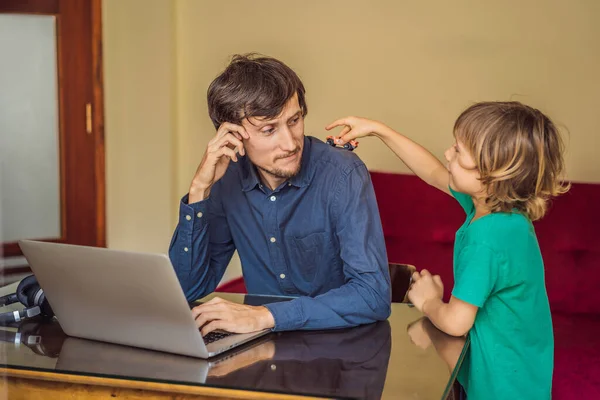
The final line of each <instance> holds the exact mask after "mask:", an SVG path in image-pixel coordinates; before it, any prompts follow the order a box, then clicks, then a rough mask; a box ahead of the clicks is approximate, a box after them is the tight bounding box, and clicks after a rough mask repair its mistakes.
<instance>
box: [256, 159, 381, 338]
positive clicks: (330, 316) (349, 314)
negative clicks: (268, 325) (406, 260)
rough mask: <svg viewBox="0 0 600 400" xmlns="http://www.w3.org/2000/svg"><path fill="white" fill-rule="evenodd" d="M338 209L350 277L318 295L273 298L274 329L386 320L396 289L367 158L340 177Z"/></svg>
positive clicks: (338, 230) (342, 253) (337, 223)
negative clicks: (339, 284)
mask: <svg viewBox="0 0 600 400" xmlns="http://www.w3.org/2000/svg"><path fill="white" fill-rule="evenodd" d="M333 196H334V197H333V213H334V215H335V216H336V219H335V221H334V224H335V229H336V234H337V237H338V240H339V243H340V256H341V258H342V261H343V263H344V267H343V268H344V275H345V278H346V279H345V281H346V283H345V284H344V285H342V286H341V287H339V288H336V289H332V290H330V291H329V292H327V293H324V294H322V295H319V296H316V297H299V298H297V299H294V300H292V301H287V302H281V303H274V304H269V305H267V306H266V307H267V308H268V309H269V310H270V311H271V313H272V314H273V317H274V320H275V328H274V330H278V331H283V330H296V329H330V328H344V327H350V326H356V325H360V324H367V323H371V322H375V321H377V320H385V319H386V318H387V317H388V316H389V315H390V309H391V307H390V304H391V289H390V275H389V270H388V261H387V253H386V249H385V240H384V236H383V229H382V227H381V219H380V216H379V210H378V207H377V201H376V199H375V191H374V189H373V185H372V182H371V177H370V175H369V171H368V170H367V168H366V167H365V165H364V164H362V163H361V164H360V165H358V166H355V167H354V168H353V169H351V170H350V171H349V172H348V173H347V174H346V175H345V176H343V177H342V178H340V179H339V180H338V183H337V187H335V188H334V192H333Z"/></svg>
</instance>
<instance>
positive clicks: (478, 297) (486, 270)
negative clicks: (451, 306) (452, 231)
mask: <svg viewBox="0 0 600 400" xmlns="http://www.w3.org/2000/svg"><path fill="white" fill-rule="evenodd" d="M500 264H501V261H500V255H499V254H498V253H497V252H495V251H493V250H492V249H491V248H490V247H488V246H486V245H468V246H466V247H464V248H463V249H462V250H461V252H460V254H459V255H458V257H457V259H456V266H455V270H454V289H452V295H453V296H454V297H456V298H457V299H460V300H462V301H465V302H467V303H469V304H473V305H474V306H477V307H483V305H484V304H485V302H486V300H487V299H488V297H490V295H491V294H492V293H493V292H494V287H495V285H496V283H497V282H498V277H499V274H500Z"/></svg>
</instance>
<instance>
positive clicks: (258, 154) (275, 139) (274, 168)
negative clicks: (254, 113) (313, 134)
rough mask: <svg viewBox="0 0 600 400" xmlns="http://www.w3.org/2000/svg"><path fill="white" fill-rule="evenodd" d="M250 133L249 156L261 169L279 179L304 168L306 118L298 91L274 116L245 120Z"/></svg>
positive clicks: (264, 173) (270, 176)
mask: <svg viewBox="0 0 600 400" xmlns="http://www.w3.org/2000/svg"><path fill="white" fill-rule="evenodd" d="M242 125H243V127H244V128H245V129H246V131H247V132H248V134H249V135H250V139H247V140H244V149H245V150H246V154H247V155H248V158H249V159H250V161H251V162H252V164H254V165H255V166H256V167H257V168H258V169H259V172H261V175H267V177H268V178H272V179H274V180H275V181H278V180H286V179H289V178H291V177H293V176H295V175H296V174H298V172H300V167H301V161H302V150H303V148H304V118H303V117H302V110H301V109H300V105H299V104H298V96H297V95H294V97H292V98H291V99H290V100H288V102H287V103H286V104H285V106H284V107H283V110H282V111H281V114H280V115H278V116H277V117H276V118H274V119H270V120H266V119H264V118H260V117H250V118H249V119H245V120H243V121H242Z"/></svg>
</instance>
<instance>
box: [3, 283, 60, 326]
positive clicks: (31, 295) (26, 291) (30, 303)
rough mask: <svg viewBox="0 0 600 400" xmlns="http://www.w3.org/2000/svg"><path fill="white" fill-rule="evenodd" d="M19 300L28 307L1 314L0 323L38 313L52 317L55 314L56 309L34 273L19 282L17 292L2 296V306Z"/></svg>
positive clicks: (18, 320)
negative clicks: (54, 309) (51, 304)
mask: <svg viewBox="0 0 600 400" xmlns="http://www.w3.org/2000/svg"><path fill="white" fill-rule="evenodd" d="M17 301H18V302H20V303H21V304H23V305H24V306H25V307H26V308H24V309H23V310H21V311H12V312H6V313H2V314H0V325H7V324H12V323H14V322H20V321H21V320H24V319H26V318H31V317H35V316H37V315H42V316H43V317H45V318H52V317H53V316H54V311H52V307H50V303H48V300H46V295H45V294H44V291H43V290H42V288H41V287H40V284H39V283H38V281H37V279H35V276H33V275H29V276H28V277H26V278H24V279H23V280H22V281H21V282H20V283H19V286H17V291H16V293H11V294H9V295H6V296H2V297H0V306H6V305H8V304H13V303H16V302H17Z"/></svg>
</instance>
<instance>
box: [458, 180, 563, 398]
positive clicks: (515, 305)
mask: <svg viewBox="0 0 600 400" xmlns="http://www.w3.org/2000/svg"><path fill="white" fill-rule="evenodd" d="M450 190H451V192H452V194H453V196H454V198H456V200H458V202H459V203H460V205H461V206H462V207H463V209H464V210H465V212H466V213H467V219H466V221H465V223H464V224H463V225H462V226H461V227H460V229H459V230H458V231H457V232H456V241H455V243H454V289H453V290H452V295H453V296H454V297H456V298H458V299H460V300H462V301H465V302H467V303H470V304H473V305H475V306H477V307H479V310H478V311H477V316H476V318H475V324H474V325H473V328H472V329H471V331H470V332H469V337H470V340H471V347H470V350H469V353H468V354H467V358H466V359H465V361H464V363H463V366H462V368H461V371H460V372H459V375H458V380H459V382H460V383H461V384H462V385H463V386H464V388H465V390H466V392H467V398H468V400H477V399H485V400H493V399H514V400H516V399H528V400H537V399H549V398H550V397H551V389H552V370H553V367H554V337H553V333H552V318H551V315H550V306H549V304H548V295H547V294H546V286H545V282H544V262H543V260H542V254H541V252H540V248H539V245H538V241H537V237H536V235H535V231H534V228H533V225H532V224H531V221H530V220H529V218H527V217H526V216H525V215H523V214H521V213H519V212H514V213H492V214H489V215H486V216H483V217H480V218H478V219H477V220H475V221H473V222H471V220H472V219H473V217H474V215H475V206H474V205H473V200H472V199H471V197H470V196H468V195H466V194H464V193H458V192H455V191H454V190H452V189H450Z"/></svg>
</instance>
